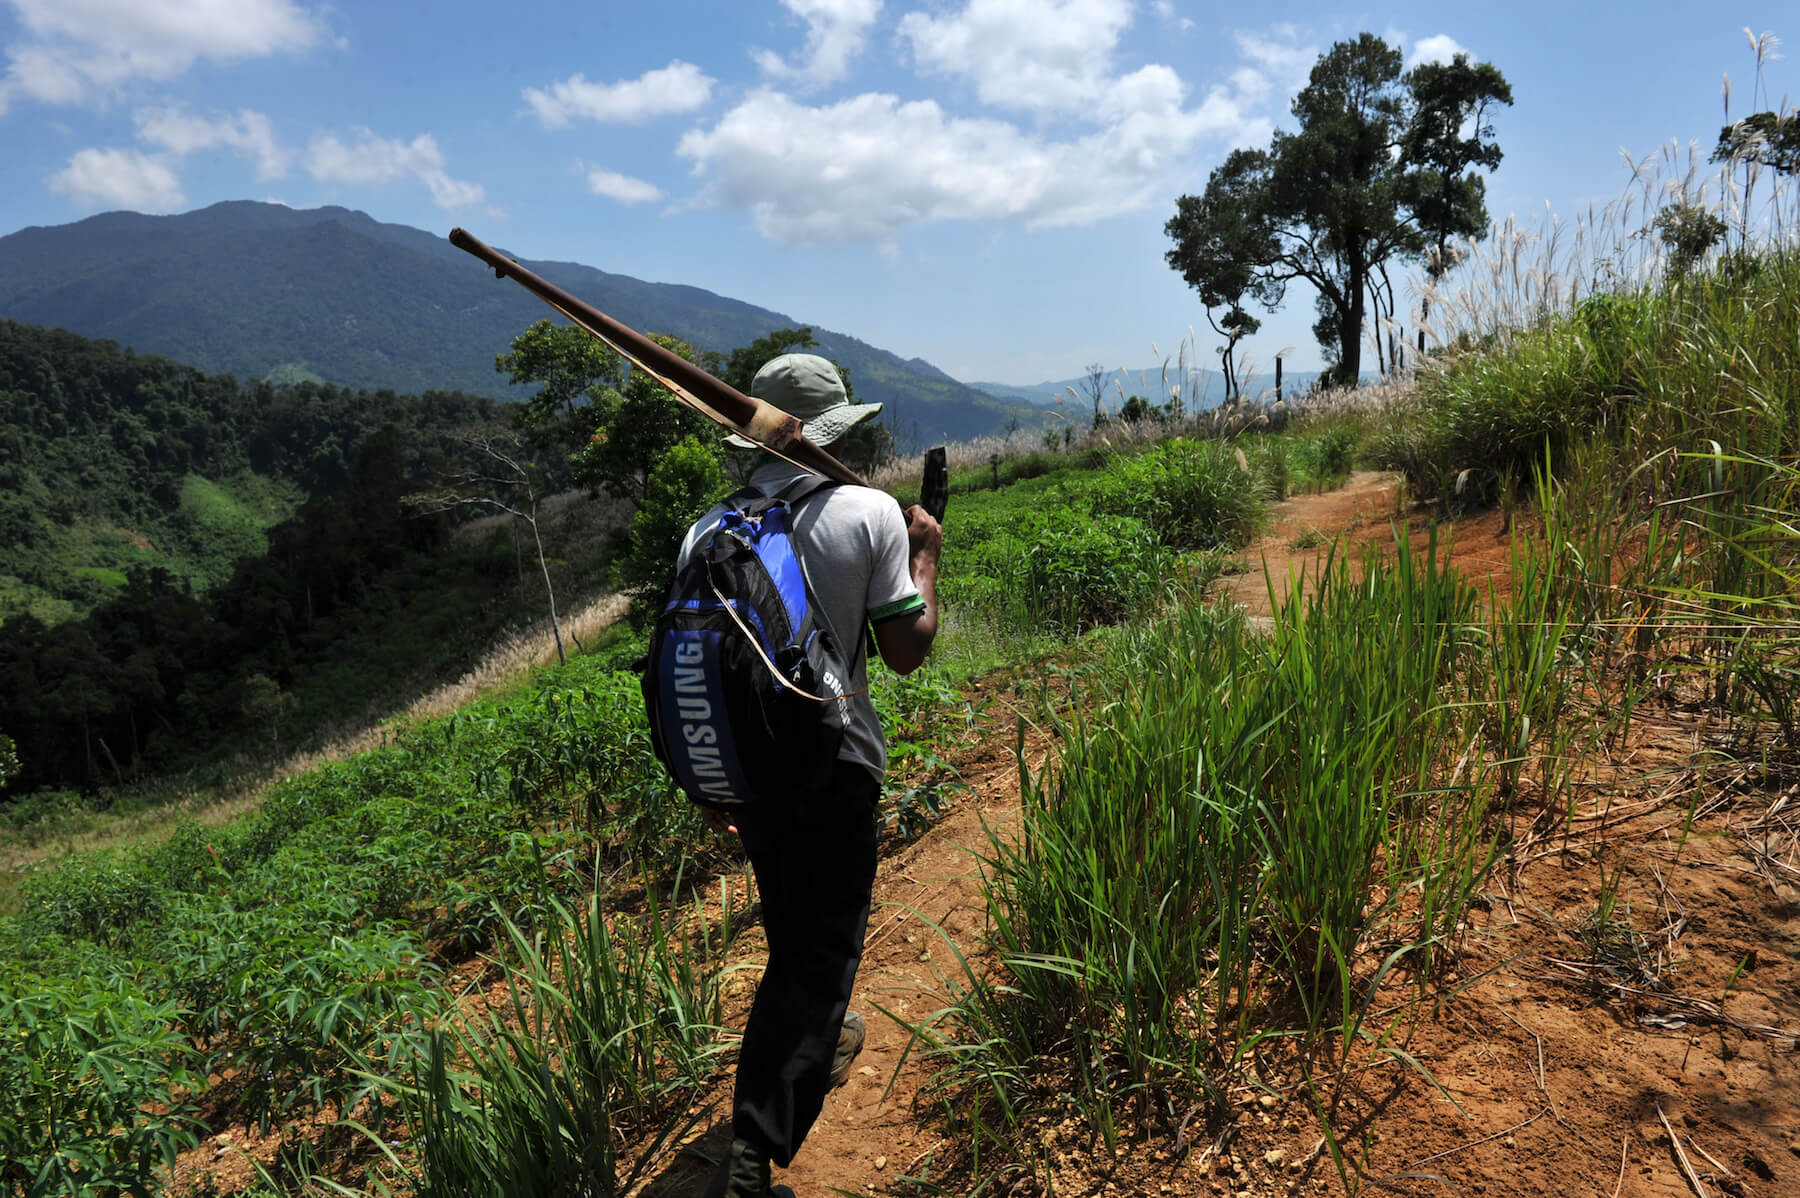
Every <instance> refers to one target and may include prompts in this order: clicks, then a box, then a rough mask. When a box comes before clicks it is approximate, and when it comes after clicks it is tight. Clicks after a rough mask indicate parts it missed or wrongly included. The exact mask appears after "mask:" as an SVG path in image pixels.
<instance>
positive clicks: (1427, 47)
mask: <svg viewBox="0 0 1800 1198" xmlns="http://www.w3.org/2000/svg"><path fill="white" fill-rule="evenodd" d="M1467 53H1469V51H1468V50H1467V49H1466V48H1464V47H1463V46H1461V45H1459V44H1458V43H1457V40H1456V39H1455V38H1453V37H1451V36H1450V35H1449V34H1447V33H1439V34H1434V35H1433V36H1431V37H1424V38H1420V39H1419V41H1418V42H1417V44H1415V45H1414V46H1413V48H1412V53H1411V54H1409V55H1407V62H1406V65H1407V66H1409V67H1416V66H1418V65H1419V64H1420V63H1422V62H1449V61H1450V60H1452V59H1454V58H1455V57H1456V56H1457V55H1458V54H1467Z"/></svg>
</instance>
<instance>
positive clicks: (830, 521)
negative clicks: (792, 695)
mask: <svg viewBox="0 0 1800 1198" xmlns="http://www.w3.org/2000/svg"><path fill="white" fill-rule="evenodd" d="M805 473H807V472H806V471H805V470H803V469H802V468H801V467H799V466H795V465H793V464H792V463H790V462H783V461H775V462H771V463H769V464H767V465H764V466H762V467H760V468H758V469H757V470H756V472H755V473H754V474H752V475H751V476H750V485H751V486H753V487H755V488H756V489H757V490H759V491H761V492H762V493H763V494H765V495H773V494H775V493H776V492H777V491H779V490H781V488H783V487H785V486H787V485H788V484H789V483H790V482H793V481H794V480H795V479H797V478H799V477H800V476H801V475H802V474H805ZM724 514H725V505H724V504H715V505H714V506H713V508H712V510H711V511H709V512H707V513H706V515H704V516H702V517H700V519H699V520H697V521H695V522H694V526H693V527H692V528H690V529H688V532H687V536H686V537H685V538H684V539H683V540H682V542H681V553H680V555H679V557H678V558H677V560H676V568H677V569H680V568H681V566H683V565H685V564H686V563H687V559H688V555H689V554H690V553H692V552H693V550H694V547H695V546H696V545H698V544H699V543H700V541H701V540H702V539H703V538H704V537H705V536H706V534H707V533H709V532H711V531H712V530H713V528H714V526H716V525H717V524H718V522H719V519H720V517H722V516H723V515H724ZM789 535H790V536H791V537H792V538H793V544H794V551H795V553H796V554H798V555H799V557H800V561H801V564H802V565H804V566H805V567H806V576H807V580H808V581H810V582H811V583H812V588H813V595H814V597H815V598H817V600H818V602H819V606H820V607H822V608H824V610H825V615H826V617H827V618H828V619H829V620H830V621H831V628H832V631H833V632H834V633H836V634H837V638H838V645H839V648H841V649H842V650H843V651H844V653H845V654H847V655H849V656H851V657H852V658H853V659H854V660H855V663H856V665H855V668H854V669H853V670H852V671H851V674H850V681H849V684H848V685H847V686H846V687H845V690H847V691H849V692H850V693H851V694H852V695H853V696H854V698H852V699H850V700H849V703H850V727H849V729H848V731H847V732H846V733H845V735H844V745H843V748H842V749H840V750H839V751H838V760H840V761H854V762H856V763H857V764H858V765H861V766H864V767H866V768H867V769H868V770H869V772H870V773H872V774H874V775H875V777H876V779H877V780H878V781H879V780H880V778H881V775H882V773H883V771H885V770H886V769H887V745H886V742H885V741H884V739H883V737H882V735H881V720H880V719H879V717H877V716H876V714H875V704H874V702H873V700H871V699H870V697H869V677H868V666H867V661H866V654H863V653H859V652H858V651H857V644H858V642H859V641H860V640H861V639H862V637H863V625H864V623H865V622H866V621H867V622H874V623H880V622H881V621H882V620H886V619H892V618H894V617H896V616H903V615H906V614H908V613H910V612H914V611H918V610H919V609H921V608H923V607H924V606H925V600H924V597H923V596H921V595H920V594H919V588H918V587H917V586H915V585H913V580H912V571H911V569H910V566H909V562H910V559H911V549H910V547H909V545H908V542H907V538H906V520H905V518H904V517H903V516H902V515H901V514H900V505H899V504H897V503H895V502H894V498H893V496H891V495H889V494H887V493H886V492H884V491H877V490H875V489H874V488H872V487H852V486H838V487H831V488H828V489H826V490H824V491H818V492H815V493H813V494H812V495H809V496H807V497H806V498H805V499H803V500H801V501H800V506H799V508H798V509H797V510H796V511H795V512H794V514H793V520H792V523H791V524H790V526H789Z"/></svg>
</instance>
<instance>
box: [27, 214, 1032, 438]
mask: <svg viewBox="0 0 1800 1198" xmlns="http://www.w3.org/2000/svg"><path fill="white" fill-rule="evenodd" d="M520 261H522V262H523V263H524V265H526V266H528V267H529V268H530V269H532V270H534V271H536V272H537V273H538V274H540V275H542V276H543V277H544V278H546V279H549V280H550V281H551V282H553V283H556V284H557V285H559V286H561V287H563V288H565V289H566V290H568V291H570V292H572V293H574V294H575V295H577V296H580V297H581V298H582V299H584V300H586V301H587V302H588V303H590V304H592V305H593V306H595V307H597V308H599V309H600V310H601V311H603V312H606V313H607V314H608V315H610V316H612V317H614V318H616V319H618V320H620V321H622V322H623V323H625V324H627V325H630V326H631V327H633V328H635V329H637V330H639V331H640V332H645V333H667V334H672V335H674V336H677V337H680V338H682V339H683V340H686V341H688V342H690V343H692V344H693V345H694V346H695V347H696V348H698V349H703V350H717V351H720V352H723V353H729V352H730V351H731V350H732V349H734V348H736V347H738V346H741V345H747V344H749V343H750V342H752V341H754V340H755V339H756V338H758V337H762V336H765V335H767V334H768V333H770V332H773V331H774V330H776V329H782V328H792V327H794V326H797V325H799V324H802V323H804V322H802V321H800V320H797V319H794V318H792V317H789V316H787V315H784V314H782V313H779V312H773V311H770V310H768V309H766V308H759V307H756V306H755V305H753V304H749V303H745V302H743V301H741V300H735V299H731V298H728V297H726V296H721V295H716V294H714V293H712V292H710V291H705V290H703V289H701V288H698V287H688V286H682V285H679V284H670V283H647V282H644V281H643V280H640V279H634V278H631V277H629V276H627V275H618V274H609V273H607V272H606V271H603V270H598V269H596V268H594V267H591V266H584V265H581V264H579V263H573V262H544V261H533V260H529V259H520ZM548 314H549V310H548V309H547V308H546V307H545V306H544V305H543V304H542V303H541V302H540V301H539V300H537V299H536V298H534V297H533V296H531V295H529V294H528V293H527V292H525V291H524V290H523V289H521V288H519V287H517V286H514V285H512V284H507V283H501V282H499V281H497V280H496V279H495V278H494V277H493V275H492V274H491V273H490V272H489V271H487V270H486V269H485V268H484V267H482V266H481V264H480V263H478V262H476V261H475V260H474V259H472V258H470V257H469V256H468V255H466V254H464V253H463V252H462V251H460V250H458V249H456V248H455V247H453V246H452V245H451V244H450V243H449V242H448V241H447V240H446V239H444V238H442V237H439V236H437V235H435V234H432V233H427V232H425V231H424V230H422V229H415V228H411V227H409V226H406V225H396V224H385V223H383V222H380V221H377V220H375V219H373V218H372V217H370V216H368V215H367V214H365V213H362V212H355V211H351V210H349V209H346V208H336V207H325V208H313V209H293V208H288V207H285V206H283V205H281V204H271V203H257V202H253V201H247V200H243V201H228V202H225V203H220V204H214V205H212V206H211V207H208V208H203V209H199V210H197V211H194V212H188V213H183V214H180V215H174V216H145V215H141V214H138V213H134V212H109V213H104V214H102V215H99V216H92V217H89V218H87V219H86V220H81V221H77V222H74V223H72V224H67V225H54V226H33V227H30V228H26V229H21V230H19V231H18V232H16V233H13V234H10V235H9V236H6V237H0V317H7V318H11V319H13V320H18V321H21V322H24V323H27V324H34V325H43V326H47V327H51V328H62V329H67V330H68V331H70V332H73V333H79V334H81V335H83V336H87V337H96V338H104V339H107V340H111V341H116V342H118V343H120V344H121V345H124V346H126V347H128V348H130V349H132V350H135V351H137V352H140V353H155V354H161V355H164V356H166V357H169V358H172V359H175V360H176V361H179V362H183V363H186V364H188V365H191V366H196V367H199V368H200V369H202V370H206V371H210V372H218V373H228V374H232V375H236V376H238V377H240V378H254V379H262V378H268V379H272V380H274V381H293V380H298V379H308V378H311V379H318V380H322V381H325V382H331V383H337V384H340V385H345V386H352V387H366V388H371V389H384V388H385V389H391V390H394V391H397V392H412V393H422V392H425V391H434V390H444V391H463V392H467V393H469V394H473V395H486V396H491V397H493V398H496V399H508V400H516V399H518V398H520V392H519V391H518V389H516V388H513V387H511V386H510V385H509V384H507V382H506V380H505V378H504V377H503V376H501V375H499V374H496V373H495V371H494V356H495V355H496V354H499V353H502V352H504V351H505V350H506V348H507V346H508V344H509V343H510V342H511V340H512V338H513V337H514V336H516V335H517V334H518V333H520V332H521V331H523V330H524V329H525V328H526V327H527V326H529V325H530V324H531V323H532V322H533V321H535V320H538V319H540V318H542V317H544V316H546V315H548ZM812 328H813V334H814V336H815V337H816V338H817V340H818V342H819V348H818V352H820V353H822V354H824V355H825V356H827V357H829V358H832V359H833V360H835V361H837V362H838V363H839V364H841V365H843V366H845V367H848V368H849V371H850V377H851V381H852V383H853V384H854V386H855V388H856V394H857V396H858V398H860V399H862V400H863V401H865V402H881V403H885V404H887V405H888V409H887V410H886V411H885V412H884V413H883V419H884V420H885V421H886V422H887V423H888V425H889V427H890V428H892V429H893V430H894V432H895V436H896V439H897V440H898V441H899V443H900V444H901V446H902V447H903V448H911V447H914V446H916V445H922V444H926V443H928V442H931V441H936V440H964V439H967V438H969V437H974V436H979V435H981V434H984V433H990V432H996V431H998V430H1000V429H1001V428H1003V427H1005V426H1006V425H1007V424H1008V422H1009V421H1011V420H1014V419H1017V420H1019V421H1020V422H1021V423H1025V424H1027V425H1030V424H1036V423H1038V422H1040V421H1041V420H1042V419H1043V413H1042V410H1041V408H1040V407H1035V406H1033V405H1032V404H1031V402H1030V401H1029V400H1028V399H1024V398H1020V397H996V396H994V395H990V394H986V393H984V392H983V391H981V390H978V389H975V388H971V387H969V386H967V385H965V384H963V383H960V382H958V381H957V380H955V379H953V378H951V377H950V376H949V375H947V374H945V373H944V372H943V371H941V370H939V369H937V368H936V367H935V366H932V365H931V364H930V363H929V362H925V361H922V360H920V359H917V358H913V359H902V358H900V357H898V356H897V355H895V354H892V353H889V352H888V351H886V350H883V349H879V348H877V347H875V346H873V345H870V344H868V343H867V342H864V341H861V340H858V339H857V338H854V337H851V336H848V335H846V334H843V333H837V332H833V331H831V330H829V329H826V328H823V327H820V326H819V325H816V324H815V325H813V326H812Z"/></svg>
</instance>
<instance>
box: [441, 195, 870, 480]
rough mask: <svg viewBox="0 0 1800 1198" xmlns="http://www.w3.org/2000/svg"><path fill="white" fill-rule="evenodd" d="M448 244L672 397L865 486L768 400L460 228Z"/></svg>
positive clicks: (774, 449)
mask: <svg viewBox="0 0 1800 1198" xmlns="http://www.w3.org/2000/svg"><path fill="white" fill-rule="evenodd" d="M450 244H451V245H454V246H455V247H456V248H457V249H459V250H462V251H463V252H465V253H468V254H472V255H474V256H475V257H477V258H479V259H481V260H482V261H483V262H485V263H487V264H488V265H489V266H491V267H493V268H494V273H495V274H497V275H499V276H500V277H501V278H503V279H504V278H510V279H512V280H513V281H514V282H516V283H518V284H519V286H521V287H523V288H525V290H527V291H529V292H531V293H532V294H533V295H535V296H537V297H538V298H539V299H541V300H543V301H544V302H545V303H546V304H549V305H550V306H551V307H552V308H555V309H556V310H557V311H558V312H561V313H562V314H563V315H564V316H566V317H568V318H569V319H570V320H571V321H573V322H574V323H575V324H576V325H577V326H579V327H580V328H583V329H585V330H587V332H588V333H590V334H592V335H593V336H594V337H597V338H599V339H600V340H601V341H604V342H606V344H608V345H610V346H612V347H613V348H614V349H615V350H617V351H619V353H621V354H623V355H624V356H625V357H626V358H627V359H628V360H629V361H630V362H631V363H632V365H634V366H637V367H640V368H642V369H643V370H644V371H646V372H647V373H648V374H650V375H651V376H652V377H653V378H655V379H656V381H657V382H659V383H661V384H662V385H663V386H664V387H667V388H668V389H669V391H670V392H671V393H673V394H674V395H675V396H676V398H678V399H680V400H681V401H682V402H683V403H685V404H687V405H688V406H689V407H691V408H693V409H694V410H696V411H698V412H700V413H702V414H703V415H705V416H708V417H710V418H711V419H713V420H715V421H717V422H718V423H720V424H722V425H724V426H725V427H727V428H729V429H731V430H732V431H733V432H735V433H737V434H739V435H740V436H744V437H748V438H749V439H750V440H752V441H755V442H756V443H757V444H758V445H761V446H762V447H763V448H764V449H767V450H769V451H770V452H771V453H774V454H777V455H778V456H780V457H784V458H787V459H789V460H790V461H793V462H796V463H797V464H799V465H801V466H804V467H806V468H807V469H809V470H813V471H815V472H817V473H819V474H823V475H825V476H826V477H827V478H834V479H836V480H837V481H839V482H841V483H850V484H853V485H855V486H865V485H867V484H865V483H864V482H863V480H862V479H861V477H859V476H858V475H857V473H856V472H855V471H854V470H851V469H850V468H849V467H848V466H846V465H844V464H843V463H842V462H840V461H838V460H837V459H836V458H834V457H832V456H831V455H830V454H828V453H826V452H825V451H824V450H823V449H820V448H819V447H818V446H817V445H814V444H813V443H812V442H811V441H808V440H807V439H806V437H805V435H804V434H803V433H802V432H801V424H800V421H798V420H796V419H794V417H792V416H790V415H789V414H788V413H786V412H783V411H782V410H781V409H780V408H777V407H775V406H774V405H773V404H766V403H764V402H762V401H761V400H759V399H756V398H754V397H753V396H749V395H745V394H744V393H743V392H741V391H739V390H738V389H737V388H735V387H732V386H730V385H728V384H727V383H725V382H724V381H722V380H720V379H716V378H714V377H713V376H712V375H710V374H708V373H707V372H706V371H704V370H702V369H701V368H700V367H698V366H696V365H694V364H693V363H692V362H690V361H688V360H687V359H686V358H684V357H682V356H681V355H680V354H677V353H672V352H671V351H669V350H667V349H664V348H663V347H662V346H660V345H658V344H657V343H656V342H654V341H652V340H650V338H648V337H646V336H644V335H643V334H642V333H639V332H637V331H636V330H635V329H632V328H629V327H627V326H626V325H623V324H620V323H619V322H618V321H616V320H614V319H613V318H612V317H610V316H608V315H607V314H606V313H604V312H602V311H600V309H598V308H596V307H594V306H593V305H591V304H588V303H585V302H583V301H582V300H580V299H577V298H576V297H575V296H573V295H571V294H570V293H568V292H567V291H564V290H563V289H562V288H561V287H558V286H557V285H556V284H555V283H552V282H550V281H549V280H547V279H544V278H541V277H540V276H538V275H537V274H534V273H533V272H532V271H530V270H527V269H526V268H525V267H523V266H520V265H519V264H518V263H517V262H515V261H513V260H512V259H511V258H508V257H507V256H506V255H504V254H502V253H500V251H498V250H496V249H494V248H493V247H492V246H490V245H488V244H487V243H486V242H484V241H482V240H481V239H480V238H478V237H476V236H475V235H474V234H472V233H470V232H469V231H468V230H467V229H464V228H460V227H458V228H455V229H452V230H450Z"/></svg>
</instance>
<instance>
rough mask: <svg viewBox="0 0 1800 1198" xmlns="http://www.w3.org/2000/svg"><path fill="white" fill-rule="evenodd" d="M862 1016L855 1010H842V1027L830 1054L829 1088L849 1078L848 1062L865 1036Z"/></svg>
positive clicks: (857, 1051)
mask: <svg viewBox="0 0 1800 1198" xmlns="http://www.w3.org/2000/svg"><path fill="white" fill-rule="evenodd" d="M866 1034H867V1033H866V1029H865V1028H864V1027H863V1017H862V1016H861V1015H858V1014H857V1013H856V1012H855V1011H845V1012H844V1027H843V1030H841V1031H840V1032H838V1042H837V1051H836V1052H834V1053H832V1054H831V1088H832V1089H834V1090H835V1089H837V1088H838V1087H839V1086H841V1085H843V1084H844V1083H845V1082H847V1081H849V1080H850V1064H851V1062H852V1061H854V1060H856V1054H857V1053H859V1052H861V1051H862V1046H863V1040H864V1038H865V1036H866Z"/></svg>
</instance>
